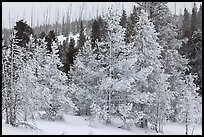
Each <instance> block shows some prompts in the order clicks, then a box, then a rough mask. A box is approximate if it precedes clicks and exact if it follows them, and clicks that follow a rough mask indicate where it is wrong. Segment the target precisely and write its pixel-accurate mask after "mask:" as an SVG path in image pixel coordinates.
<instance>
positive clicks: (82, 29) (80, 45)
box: [77, 20, 85, 49]
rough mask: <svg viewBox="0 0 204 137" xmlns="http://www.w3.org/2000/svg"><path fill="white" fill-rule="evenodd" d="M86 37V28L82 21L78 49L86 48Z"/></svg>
mask: <svg viewBox="0 0 204 137" xmlns="http://www.w3.org/2000/svg"><path fill="white" fill-rule="evenodd" d="M84 42H85V36H84V27H83V22H82V20H81V21H80V31H79V40H78V44H77V48H78V49H81V48H82V47H83V46H84Z"/></svg>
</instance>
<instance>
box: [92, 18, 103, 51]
mask: <svg viewBox="0 0 204 137" xmlns="http://www.w3.org/2000/svg"><path fill="white" fill-rule="evenodd" d="M100 35H101V30H100V24H99V21H98V20H94V21H93V24H92V31H91V42H92V48H97V47H98V45H96V41H97V40H98V41H101V38H100Z"/></svg>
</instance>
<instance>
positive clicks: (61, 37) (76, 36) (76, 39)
mask: <svg viewBox="0 0 204 137" xmlns="http://www.w3.org/2000/svg"><path fill="white" fill-rule="evenodd" d="M68 38H69V39H68V42H70V40H71V38H73V39H74V41H75V47H76V45H77V41H78V40H79V33H77V34H75V35H74V34H72V33H70V34H69V36H68ZM57 39H58V40H59V42H60V44H62V43H63V41H64V40H66V39H67V37H65V36H64V35H59V36H57Z"/></svg>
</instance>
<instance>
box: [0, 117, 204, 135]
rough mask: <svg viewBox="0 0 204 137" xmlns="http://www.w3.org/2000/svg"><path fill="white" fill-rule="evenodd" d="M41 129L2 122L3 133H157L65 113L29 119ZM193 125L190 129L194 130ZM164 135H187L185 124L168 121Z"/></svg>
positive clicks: (197, 133)
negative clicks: (55, 118)
mask: <svg viewBox="0 0 204 137" xmlns="http://www.w3.org/2000/svg"><path fill="white" fill-rule="evenodd" d="M29 123H30V124H32V125H35V126H36V127H37V128H39V130H32V129H26V128H16V127H12V126H10V125H7V124H3V123H2V135H155V134H159V135H161V133H156V132H155V131H153V130H150V129H142V128H137V127H133V128H131V129H130V130H125V129H121V128H117V127H114V126H111V125H110V126H107V125H104V124H102V123H100V122H91V124H90V120H88V117H83V116H71V115H65V121H62V122H59V121H56V122H51V121H45V120H35V121H29ZM192 129H193V128H192V127H191V128H190V129H189V131H192ZM163 134H164V135H185V126H184V125H180V124H172V123H167V124H166V125H165V126H164V133H163ZM194 134H195V135H202V125H197V127H195V129H194Z"/></svg>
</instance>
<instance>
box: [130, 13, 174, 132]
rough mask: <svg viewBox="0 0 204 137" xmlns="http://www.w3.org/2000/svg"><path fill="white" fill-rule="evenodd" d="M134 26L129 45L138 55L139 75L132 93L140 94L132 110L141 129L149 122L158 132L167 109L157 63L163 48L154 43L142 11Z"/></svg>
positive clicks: (164, 81)
mask: <svg viewBox="0 0 204 137" xmlns="http://www.w3.org/2000/svg"><path fill="white" fill-rule="evenodd" d="M137 27H138V28H137V31H138V35H137V36H136V41H134V42H133V44H132V45H134V46H135V48H136V50H134V51H136V53H137V54H138V60H137V62H136V63H135V64H134V66H135V67H134V69H135V71H136V72H137V73H138V74H140V75H138V74H137V73H136V74H137V75H135V77H136V80H135V86H134V88H133V91H135V92H136V93H137V92H139V93H137V94H143V95H142V96H140V97H142V98H139V99H137V100H141V101H136V102H135V107H139V109H138V110H137V109H136V111H135V112H138V111H140V112H141V113H142V117H141V119H140V120H141V125H140V126H141V127H147V121H149V122H150V123H151V124H153V125H154V129H155V130H156V131H157V132H162V128H161V127H162V125H163V120H164V118H165V110H166V108H167V107H168V106H169V98H170V97H171V93H170V92H169V90H168V87H169V83H168V82H167V80H168V78H169V75H167V74H165V72H164V66H163V65H162V63H161V51H162V50H163V47H162V46H160V45H159V43H158V42H157V41H158V37H157V35H158V34H157V33H156V31H155V28H154V25H153V23H152V22H151V21H150V20H149V19H148V14H147V13H146V12H144V11H143V10H142V13H141V15H140V16H139V22H138V23H137ZM144 74H145V75H144ZM137 94H136V95H137ZM135 97H136V96H135ZM149 97H151V98H149Z"/></svg>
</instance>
